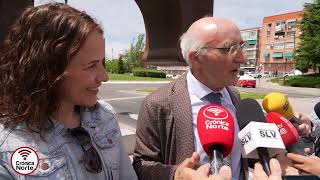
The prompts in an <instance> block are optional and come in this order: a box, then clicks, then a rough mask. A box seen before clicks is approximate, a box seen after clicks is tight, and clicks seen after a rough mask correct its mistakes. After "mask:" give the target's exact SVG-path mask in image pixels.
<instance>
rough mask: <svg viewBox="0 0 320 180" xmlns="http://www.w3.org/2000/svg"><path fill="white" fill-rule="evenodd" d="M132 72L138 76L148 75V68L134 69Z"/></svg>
mask: <svg viewBox="0 0 320 180" xmlns="http://www.w3.org/2000/svg"><path fill="white" fill-rule="evenodd" d="M132 74H133V75H134V76H138V77H147V71H146V69H132Z"/></svg>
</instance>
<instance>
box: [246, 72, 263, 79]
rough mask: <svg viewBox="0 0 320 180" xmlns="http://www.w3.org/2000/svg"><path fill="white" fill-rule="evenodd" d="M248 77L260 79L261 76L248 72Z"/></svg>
mask: <svg viewBox="0 0 320 180" xmlns="http://www.w3.org/2000/svg"><path fill="white" fill-rule="evenodd" d="M247 74H248V75H249V76H251V77H254V78H261V77H262V75H261V74H259V73H254V72H248V73H247Z"/></svg>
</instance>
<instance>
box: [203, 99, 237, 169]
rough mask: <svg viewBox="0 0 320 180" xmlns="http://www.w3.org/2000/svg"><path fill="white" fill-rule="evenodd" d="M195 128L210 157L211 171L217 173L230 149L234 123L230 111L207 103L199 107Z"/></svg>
mask: <svg viewBox="0 0 320 180" xmlns="http://www.w3.org/2000/svg"><path fill="white" fill-rule="evenodd" d="M197 130H198V134H199V139H200V142H201V145H202V147H203V150H204V151H205V152H206V153H207V155H208V156H209V157H210V164H211V171H212V173H213V174H218V172H219V170H220V168H221V167H222V166H223V158H225V157H227V156H228V155H229V154H230V153H231V150H232V146H233V141H234V123H233V118H232V115H231V113H230V112H229V111H228V110H227V109H225V108H224V107H222V106H219V105H213V104H208V105H205V106H203V107H201V109H200V111H199V113H198V117H197Z"/></svg>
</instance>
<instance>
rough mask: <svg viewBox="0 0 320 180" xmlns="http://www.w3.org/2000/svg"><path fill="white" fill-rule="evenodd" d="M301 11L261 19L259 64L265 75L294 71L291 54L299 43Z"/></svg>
mask: <svg viewBox="0 0 320 180" xmlns="http://www.w3.org/2000/svg"><path fill="white" fill-rule="evenodd" d="M302 13H303V11H295V12H290V13H285V14H279V15H274V16H268V17H264V18H263V24H262V30H261V38H260V64H261V71H262V72H264V73H265V74H267V73H269V74H283V73H285V72H289V71H291V70H292V69H294V62H293V52H294V50H295V48H296V47H297V44H298V43H299V34H300V30H299V28H298V26H297V23H298V21H299V20H301V18H302V17H301V15H302Z"/></svg>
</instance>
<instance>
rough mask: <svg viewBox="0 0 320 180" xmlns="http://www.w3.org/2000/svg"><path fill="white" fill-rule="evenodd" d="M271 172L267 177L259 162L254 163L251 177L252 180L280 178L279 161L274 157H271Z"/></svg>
mask: <svg viewBox="0 0 320 180" xmlns="http://www.w3.org/2000/svg"><path fill="white" fill-rule="evenodd" d="M269 166H270V171H271V174H270V176H269V177H268V176H267V174H266V173H265V172H264V171H263V168H262V166H261V164H260V163H256V164H255V165H254V171H253V179H254V180H282V178H281V167H280V163H279V161H278V160H276V159H271V160H270V163H269Z"/></svg>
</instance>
